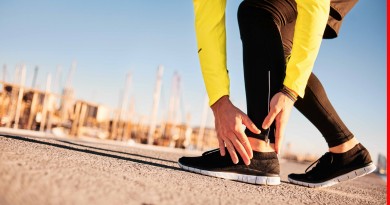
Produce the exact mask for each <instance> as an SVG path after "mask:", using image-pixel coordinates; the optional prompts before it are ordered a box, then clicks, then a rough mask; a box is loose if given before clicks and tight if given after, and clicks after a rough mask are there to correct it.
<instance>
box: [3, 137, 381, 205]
mask: <svg viewBox="0 0 390 205" xmlns="http://www.w3.org/2000/svg"><path fill="white" fill-rule="evenodd" d="M191 154H193V153H188V152H187V153H186V152H184V151H180V150H179V151H178V150H174V151H169V150H167V149H154V148H150V147H147V146H140V145H137V146H134V145H133V146H120V145H114V144H101V143H95V142H85V141H80V140H66V141H64V140H60V139H43V138H32V137H19V136H0V204H1V205H18V204H23V205H28V204H39V205H44V204H56V205H57V204H58V205H60V204H93V205H98V204H110V205H111V204H142V205H151V204H156V205H157V204H354V205H356V204H386V183H385V182H384V181H383V180H382V179H380V178H379V177H378V176H376V175H375V174H370V175H367V176H365V177H361V178H358V179H355V180H352V181H349V182H344V183H341V184H338V185H336V186H333V187H330V188H320V189H310V188H306V187H301V186H295V185H292V184H289V183H288V182H287V174H289V173H291V172H303V171H304V170H305V168H306V167H307V164H299V163H294V162H288V161H285V162H282V163H281V169H282V173H281V177H282V181H283V183H282V184H281V185H280V186H259V185H251V184H245V183H241V182H234V181H229V180H224V179H218V178H213V177H207V176H203V175H199V174H194V173H189V172H185V171H183V170H181V169H179V167H178V165H177V163H176V162H177V160H178V158H179V157H181V156H183V155H191Z"/></svg>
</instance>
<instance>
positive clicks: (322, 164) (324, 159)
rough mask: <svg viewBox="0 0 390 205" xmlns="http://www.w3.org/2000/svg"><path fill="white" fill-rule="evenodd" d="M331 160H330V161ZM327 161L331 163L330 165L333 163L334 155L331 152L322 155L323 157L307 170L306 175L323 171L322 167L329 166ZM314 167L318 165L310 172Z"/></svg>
mask: <svg viewBox="0 0 390 205" xmlns="http://www.w3.org/2000/svg"><path fill="white" fill-rule="evenodd" d="M329 158H330V160H329ZM327 161H330V163H329V164H332V163H333V155H332V154H331V153H330V152H327V153H325V154H324V155H322V157H320V158H319V159H317V160H316V161H315V162H313V163H312V164H311V165H310V166H309V167H307V168H306V170H305V173H308V172H315V171H316V170H321V168H322V167H325V166H326V165H327V164H328V163H326V162H327ZM314 165H316V166H315V167H313V168H312V169H311V170H309V169H310V168H311V167H312V166H314ZM308 170H309V171H308Z"/></svg>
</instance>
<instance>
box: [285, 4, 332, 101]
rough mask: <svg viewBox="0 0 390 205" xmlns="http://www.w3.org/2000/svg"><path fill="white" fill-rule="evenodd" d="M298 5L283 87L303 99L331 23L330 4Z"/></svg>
mask: <svg viewBox="0 0 390 205" xmlns="http://www.w3.org/2000/svg"><path fill="white" fill-rule="evenodd" d="M295 1H296V3H297V10H298V16H297V21H296V24H295V31H294V39H293V47H292V50H291V57H290V60H289V62H288V63H287V68H286V78H285V80H284V82H283V84H284V85H285V86H287V87H288V88H290V89H291V90H293V91H295V92H297V93H298V95H299V96H300V97H303V96H304V94H305V88H306V84H307V81H308V79H309V77H310V74H311V71H312V70H313V65H314V62H315V60H316V58H317V54H318V51H319V49H320V45H321V41H322V36H323V34H324V30H325V27H326V23H327V21H328V17H329V9H330V0H295Z"/></svg>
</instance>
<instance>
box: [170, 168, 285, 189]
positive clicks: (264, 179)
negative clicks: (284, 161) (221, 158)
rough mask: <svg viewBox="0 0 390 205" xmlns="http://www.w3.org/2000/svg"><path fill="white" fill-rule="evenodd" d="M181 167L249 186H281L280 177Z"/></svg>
mask: <svg viewBox="0 0 390 205" xmlns="http://www.w3.org/2000/svg"><path fill="white" fill-rule="evenodd" d="M178 164H179V166H180V167H181V168H182V169H184V170H187V171H190V172H194V173H198V174H202V175H206V176H212V177H217V178H223V179H229V180H234V181H240V182H245V183H249V184H260V185H279V184H280V177H269V176H254V175H246V174H238V173H231V172H213V171H208V170H201V169H197V168H193V167H188V166H185V165H182V164H180V163H178Z"/></svg>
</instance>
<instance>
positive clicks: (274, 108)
mask: <svg viewBox="0 0 390 205" xmlns="http://www.w3.org/2000/svg"><path fill="white" fill-rule="evenodd" d="M293 106H294V101H292V100H291V99H290V98H289V97H287V96H286V95H284V94H283V93H281V92H278V93H276V94H275V95H274V96H273V97H272V99H271V103H270V111H269V113H268V115H267V117H266V118H265V119H264V121H263V125H262V128H263V129H268V128H269V127H270V126H271V124H272V123H273V121H275V125H276V129H275V151H276V153H278V154H279V153H280V149H281V144H282V141H283V137H284V130H285V129H286V125H287V122H288V119H289V117H290V113H291V110H292V108H293Z"/></svg>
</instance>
